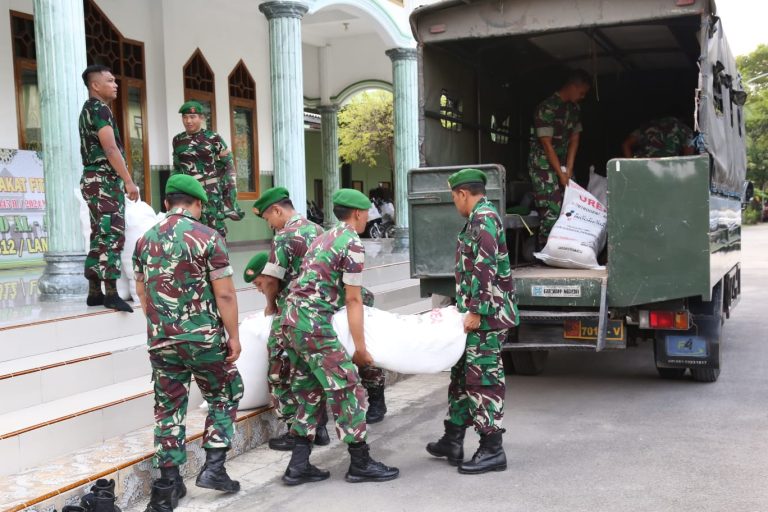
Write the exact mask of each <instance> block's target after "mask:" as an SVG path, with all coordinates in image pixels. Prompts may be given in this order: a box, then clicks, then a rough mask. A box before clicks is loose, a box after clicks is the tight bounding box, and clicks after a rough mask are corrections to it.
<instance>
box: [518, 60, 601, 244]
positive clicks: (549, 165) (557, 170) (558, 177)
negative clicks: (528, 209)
mask: <svg viewBox="0 0 768 512" xmlns="http://www.w3.org/2000/svg"><path fill="white" fill-rule="evenodd" d="M590 84H591V78H590V76H589V75H588V74H587V73H585V72H584V71H581V70H577V71H574V72H572V73H571V74H570V75H569V77H568V79H567V80H566V82H565V84H563V86H562V87H561V88H560V90H559V91H557V92H556V93H555V94H553V95H552V96H550V97H549V98H547V99H545V100H544V101H542V102H541V103H540V104H539V106H538V107H536V112H535V114H534V118H533V127H534V130H535V137H534V138H533V139H532V140H531V149H530V153H529V155H528V172H529V173H530V176H531V182H532V184H533V193H534V197H535V200H536V210H537V211H538V213H539V217H540V218H541V226H540V227H539V245H540V246H541V247H543V246H544V245H545V244H546V242H547V238H548V237H549V233H550V231H552V227H553V226H554V225H555V222H557V218H558V217H559V216H560V207H561V206H562V203H563V189H564V187H565V186H566V185H567V184H568V180H570V179H571V178H573V165H574V162H575V160H576V152H577V151H578V148H579V136H580V133H581V130H582V128H581V120H580V116H581V111H580V109H579V102H580V101H581V100H583V99H584V98H585V97H586V95H587V93H588V92H589V89H590Z"/></svg>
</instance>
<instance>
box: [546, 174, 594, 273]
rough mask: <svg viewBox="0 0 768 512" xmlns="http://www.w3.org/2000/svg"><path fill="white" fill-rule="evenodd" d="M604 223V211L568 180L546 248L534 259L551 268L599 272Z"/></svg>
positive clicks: (591, 196)
mask: <svg viewBox="0 0 768 512" xmlns="http://www.w3.org/2000/svg"><path fill="white" fill-rule="evenodd" d="M607 223H608V210H607V209H606V207H605V206H604V205H603V204H602V203H600V202H599V201H598V200H597V199H595V196H593V195H592V194H590V193H589V192H587V191H586V190H584V188H582V187H581V186H579V185H578V184H577V183H576V182H575V181H573V180H571V181H569V182H568V186H567V187H566V188H565V198H564V199H563V207H562V210H561V211H560V217H559V218H558V219H557V222H556V223H555V226H554V227H553V228H552V232H551V233H550V234H549V238H548V239H547V245H546V246H545V247H544V250H542V251H541V252H536V253H534V256H536V257H537V258H538V259H540V260H541V261H543V262H544V263H546V264H547V265H550V266H552V267H561V268H588V269H598V268H602V267H601V266H600V265H598V264H597V255H598V254H600V251H602V249H603V246H605V239H606V224H607Z"/></svg>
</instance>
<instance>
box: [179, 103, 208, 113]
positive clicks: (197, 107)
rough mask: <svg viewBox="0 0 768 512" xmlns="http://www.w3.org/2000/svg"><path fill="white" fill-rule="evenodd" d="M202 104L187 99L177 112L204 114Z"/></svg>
mask: <svg viewBox="0 0 768 512" xmlns="http://www.w3.org/2000/svg"><path fill="white" fill-rule="evenodd" d="M204 113H205V112H204V111H203V106H202V105H201V104H200V102H199V101H194V100H192V101H188V102H186V103H184V104H183V105H182V106H181V108H180V109H179V114H204Z"/></svg>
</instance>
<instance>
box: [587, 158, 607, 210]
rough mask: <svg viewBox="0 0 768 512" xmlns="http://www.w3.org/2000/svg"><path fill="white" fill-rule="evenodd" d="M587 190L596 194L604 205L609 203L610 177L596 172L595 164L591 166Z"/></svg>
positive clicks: (596, 197)
mask: <svg viewBox="0 0 768 512" xmlns="http://www.w3.org/2000/svg"><path fill="white" fill-rule="evenodd" d="M587 192H589V193H590V194H592V195H593V196H595V199H597V200H598V201H600V204H602V205H603V206H607V205H608V178H606V177H605V176H600V175H599V174H597V173H596V172H595V166H594V165H592V166H590V167H589V184H588V185H587Z"/></svg>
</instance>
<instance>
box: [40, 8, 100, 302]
mask: <svg viewBox="0 0 768 512" xmlns="http://www.w3.org/2000/svg"><path fill="white" fill-rule="evenodd" d="M33 5H34V12H35V46H36V49H37V82H38V86H39V88H40V110H41V117H42V140H43V170H44V173H45V200H46V211H45V223H46V227H47V231H48V252H46V253H45V256H44V257H45V263H46V267H45V271H44V273H43V275H42V277H41V278H40V281H39V282H38V286H39V288H40V293H41V295H40V298H41V300H44V301H60V300H63V299H68V298H77V297H83V296H84V295H85V294H86V293H87V291H88V282H87V281H86V279H85V277H84V276H83V268H84V265H85V251H86V248H85V242H84V241H83V236H82V234H81V228H80V208H79V203H78V202H77V200H76V198H75V193H76V192H75V191H76V190H77V191H78V192H77V193H79V187H80V176H81V175H82V172H83V171H82V162H81V160H80V135H79V133H78V128H77V122H78V118H79V116H80V109H81V108H82V106H83V103H84V102H85V100H86V99H87V96H88V94H87V90H86V88H85V86H84V85H83V82H82V80H81V79H80V74H81V73H82V72H83V70H84V69H85V66H86V54H85V21H84V15H83V2H82V0H34V2H33Z"/></svg>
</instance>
